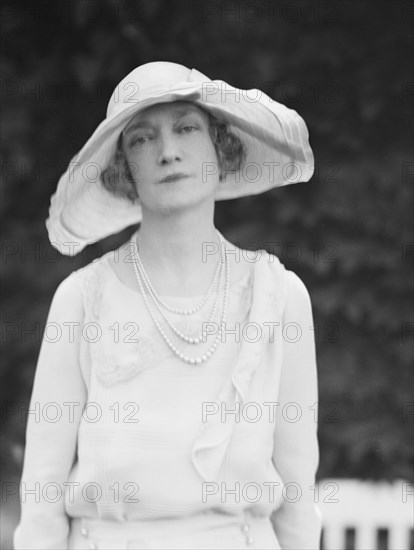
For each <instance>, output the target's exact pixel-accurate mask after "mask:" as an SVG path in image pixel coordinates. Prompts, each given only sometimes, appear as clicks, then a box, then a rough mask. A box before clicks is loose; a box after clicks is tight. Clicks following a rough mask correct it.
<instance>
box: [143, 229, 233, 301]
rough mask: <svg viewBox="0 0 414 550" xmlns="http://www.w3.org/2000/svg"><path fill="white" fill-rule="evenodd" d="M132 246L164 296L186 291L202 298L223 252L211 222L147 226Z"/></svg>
mask: <svg viewBox="0 0 414 550" xmlns="http://www.w3.org/2000/svg"><path fill="white" fill-rule="evenodd" d="M135 242H136V244H137V246H138V252H139V256H140V259H141V261H142V264H143V265H144V268H145V270H146V272H147V274H148V277H149V278H150V280H151V282H152V283H153V284H154V286H155V288H157V289H160V292H163V293H165V294H170V293H171V294H173V293H174V292H176V291H177V289H185V291H186V293H187V292H188V293H189V294H198V293H200V294H202V293H203V292H204V291H205V289H206V288H207V287H208V284H209V282H210V280H211V278H212V276H213V274H214V270H215V268H216V265H217V262H218V261H219V259H220V253H221V252H222V249H221V245H220V240H219V237H218V235H217V231H216V228H215V226H214V223H213V220H212V219H211V220H210V221H209V222H206V221H205V220H204V223H203V220H197V223H193V224H192V225H191V226H189V225H188V224H185V223H183V220H180V221H177V222H176V223H165V224H163V223H161V224H160V223H158V224H156V225H155V224H151V223H146V221H144V220H143V223H142V224H141V228H140V229H139V231H138V232H137V233H136V238H135Z"/></svg>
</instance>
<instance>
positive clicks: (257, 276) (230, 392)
mask: <svg viewBox="0 0 414 550" xmlns="http://www.w3.org/2000/svg"><path fill="white" fill-rule="evenodd" d="M259 254H260V257H259V260H258V261H257V263H256V264H255V269H254V281H253V301H252V307H251V310H250V315H249V317H248V323H256V324H257V325H258V326H259V327H260V328H261V331H260V335H261V337H260V339H258V340H257V341H256V342H253V341H248V340H247V339H243V340H242V342H241V346H240V351H239V355H238V358H237V360H236V363H235V366H234V368H233V371H232V374H231V378H230V379H229V380H227V381H226V382H225V383H224V385H223V386H222V388H221V390H220V392H219V394H218V396H217V398H216V400H215V402H216V403H220V405H221V404H223V406H225V408H226V409H227V410H232V409H233V410H234V409H235V405H236V403H240V407H243V405H244V404H245V403H246V402H247V400H248V394H249V388H250V387H251V383H252V380H253V378H254V375H255V372H256V370H257V368H258V367H259V364H260V361H261V360H262V358H263V357H264V348H265V346H266V345H267V344H268V343H269V342H268V340H267V339H266V334H267V331H265V330H264V327H265V326H266V325H264V323H265V322H266V323H269V322H280V323H281V322H282V315H283V309H284V304H285V301H286V286H285V284H284V281H283V276H284V273H285V271H286V269H285V267H284V266H283V264H282V263H281V262H280V261H279V259H278V258H277V257H276V256H273V255H269V254H268V253H267V252H266V251H265V250H260V251H259ZM252 340H253V339H252ZM234 425H235V415H230V419H229V420H228V421H226V422H222V420H221V415H210V416H209V419H208V421H207V422H205V423H202V424H201V427H200V432H199V434H198V436H197V438H196V441H195V443H194V445H193V448H192V453H191V459H192V462H193V465H194V466H195V468H196V469H197V471H198V473H199V474H200V476H201V477H202V478H203V479H204V480H205V481H213V480H215V479H217V476H218V473H219V471H220V468H221V465H222V463H223V460H224V457H225V453H226V449H227V446H228V443H229V441H230V439H231V436H232V432H233V430H234Z"/></svg>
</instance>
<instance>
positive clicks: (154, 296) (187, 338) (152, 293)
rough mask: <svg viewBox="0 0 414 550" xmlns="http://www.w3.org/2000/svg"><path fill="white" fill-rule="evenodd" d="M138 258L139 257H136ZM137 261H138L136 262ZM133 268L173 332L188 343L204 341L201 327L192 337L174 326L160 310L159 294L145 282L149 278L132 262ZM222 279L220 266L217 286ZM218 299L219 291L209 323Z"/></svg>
mask: <svg viewBox="0 0 414 550" xmlns="http://www.w3.org/2000/svg"><path fill="white" fill-rule="evenodd" d="M138 259H139V258H138ZM137 263H138V262H137ZM220 264H222V260H221V258H220V260H219V262H218V265H220ZM141 265H142V264H141ZM134 269H135V275H136V277H137V278H139V276H140V275H141V277H142V279H143V281H144V283H145V284H146V286H147V290H148V291H149V295H150V296H151V298H152V299H153V301H154V303H155V305H156V307H157V309H158V311H159V312H160V314H161V315H162V317H163V318H164V320H165V321H166V322H167V324H168V326H169V327H170V328H171V329H172V330H173V331H174V332H175V334H176V335H177V336H178V337H179V338H181V340H184V341H185V342H187V343H189V344H200V343H201V342H205V337H206V335H207V333H206V332H205V330H204V329H203V328H202V331H201V334H200V335H199V336H195V337H192V336H187V335H186V334H184V333H182V332H181V331H180V330H178V328H177V327H175V326H174V325H173V324H172V322H171V321H170V320H169V319H168V317H167V316H166V315H165V313H164V312H163V311H162V309H161V307H160V305H159V304H158V300H157V298H159V296H158V295H157V294H156V292H155V290H154V288H153V287H152V285H151V286H149V285H148V284H147V283H149V280H148V281H146V280H145V278H144V276H143V273H142V272H141V271H139V269H140V268H139V267H137V264H136V263H134ZM222 279H223V268H222V267H221V268H220V276H219V282H218V288H221V286H222V283H221V282H222ZM218 299H219V292H217V294H216V297H215V299H214V303H213V307H212V309H211V313H210V316H209V319H208V323H211V322H212V320H213V319H214V316H215V313H216V311H217V304H218ZM180 311H182V310H179V311H177V313H179V312H180ZM182 314H183V315H187V313H182Z"/></svg>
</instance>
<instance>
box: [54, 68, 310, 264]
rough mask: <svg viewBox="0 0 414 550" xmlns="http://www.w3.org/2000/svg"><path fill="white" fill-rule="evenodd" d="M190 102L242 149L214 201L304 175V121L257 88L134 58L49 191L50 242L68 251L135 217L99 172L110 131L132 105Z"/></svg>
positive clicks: (136, 206) (112, 138) (111, 147)
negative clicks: (239, 165)
mask: <svg viewBox="0 0 414 550" xmlns="http://www.w3.org/2000/svg"><path fill="white" fill-rule="evenodd" d="M171 101H192V102H194V103H195V104H197V105H199V106H200V107H202V108H204V109H206V110H208V111H209V112H210V113H211V114H212V115H214V116H216V117H217V118H219V119H221V120H224V121H225V122H227V123H228V127H229V130H230V131H232V132H233V133H234V134H236V135H237V136H238V137H239V138H240V139H241V141H242V142H243V144H244V145H245V148H246V152H247V155H246V159H245V162H244V164H243V166H242V168H241V169H240V170H239V171H238V172H236V173H234V172H227V173H226V174H225V177H224V179H223V181H221V182H220V185H219V186H218V189H217V194H216V200H225V199H234V198H237V197H242V196H247V195H256V194H258V193H262V192H264V191H267V190H269V189H272V188H273V187H280V186H283V185H289V184H293V183H298V182H301V181H303V182H304V181H309V179H310V178H311V177H312V174H313V171H314V157H313V153H312V149H311V147H310V145H309V134H308V130H307V127H306V124H305V122H304V120H303V119H302V118H301V117H300V116H299V115H298V113H297V112H296V111H294V110H293V109H289V108H288V107H286V106H285V105H283V104H281V103H278V102H277V101H275V100H273V99H271V98H270V97H269V96H267V95H266V94H265V93H264V92H262V91H261V90H258V89H251V90H241V89H237V88H234V87H233V86H230V85H229V84H227V83H226V82H224V81H222V80H211V79H210V78H208V77H207V76H205V75H204V74H202V73H200V72H199V71H197V70H196V69H188V68H187V67H184V66H183V65H179V64H176V63H170V62H165V61H157V62H153V63H147V64H145V65H141V66H140V67H137V68H136V69H134V70H133V71H132V72H131V73H129V74H128V75H127V76H126V77H125V78H124V79H123V80H121V82H120V83H119V84H118V85H117V86H116V88H115V90H114V91H113V93H112V96H111V98H110V100H109V103H108V108H107V113H106V118H105V119H104V120H103V121H102V122H101V123H100V124H99V126H98V127H97V128H96V130H95V131H94V133H93V134H92V136H91V137H90V138H89V139H88V141H87V142H86V143H85V145H84V146H83V147H82V149H81V150H80V151H79V152H78V153H77V154H76V155H75V156H74V157H73V158H72V160H71V161H70V163H69V166H68V168H67V170H66V171H65V172H64V173H63V174H62V176H61V177H60V179H59V182H58V186H57V189H56V192H55V193H54V194H53V195H52V197H51V203H50V208H49V217H48V219H47V220H46V227H47V230H48V234H49V239H50V242H51V243H52V245H53V246H54V247H55V248H57V249H58V250H59V251H60V252H61V253H62V254H66V255H75V254H77V253H79V252H80V251H81V250H83V248H85V246H86V245H88V244H91V243H94V242H97V241H99V240H100V239H103V238H104V237H107V236H109V235H112V234H114V233H117V232H119V231H121V230H122V229H124V228H125V227H127V226H129V225H132V224H135V223H139V222H140V221H141V218H142V211H141V206H140V203H139V201H138V202H137V203H132V202H130V201H129V200H128V199H127V198H122V197H117V196H115V195H113V194H112V193H110V192H109V191H108V190H106V189H105V188H104V186H103V185H102V183H101V181H100V174H101V173H102V171H103V170H104V169H105V168H106V167H107V166H108V163H109V160H110V159H111V158H112V156H113V154H114V152H115V149H116V144H117V140H118V137H119V135H120V133H121V132H122V130H123V129H124V127H125V126H126V124H127V123H128V121H129V120H130V119H131V118H132V117H133V116H135V115H136V114H137V113H138V111H140V110H142V109H146V108H147V107H150V106H152V105H154V104H156V103H164V102H171Z"/></svg>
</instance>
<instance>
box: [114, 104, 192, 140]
mask: <svg viewBox="0 0 414 550" xmlns="http://www.w3.org/2000/svg"><path fill="white" fill-rule="evenodd" d="M188 114H190V115H192V114H194V115H198V116H199V117H201V114H200V112H199V111H198V110H196V109H195V108H193V107H182V108H177V109H176V110H174V114H173V115H172V116H173V117H174V118H176V119H180V118H182V117H184V116H185V115H188ZM152 126H153V125H152V124H151V122H150V121H149V120H145V119H143V120H140V121H138V122H135V124H133V125H132V126H130V127H129V128H128V129H127V130H125V134H129V133H130V132H131V131H132V130H136V129H139V128H150V127H152Z"/></svg>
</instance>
